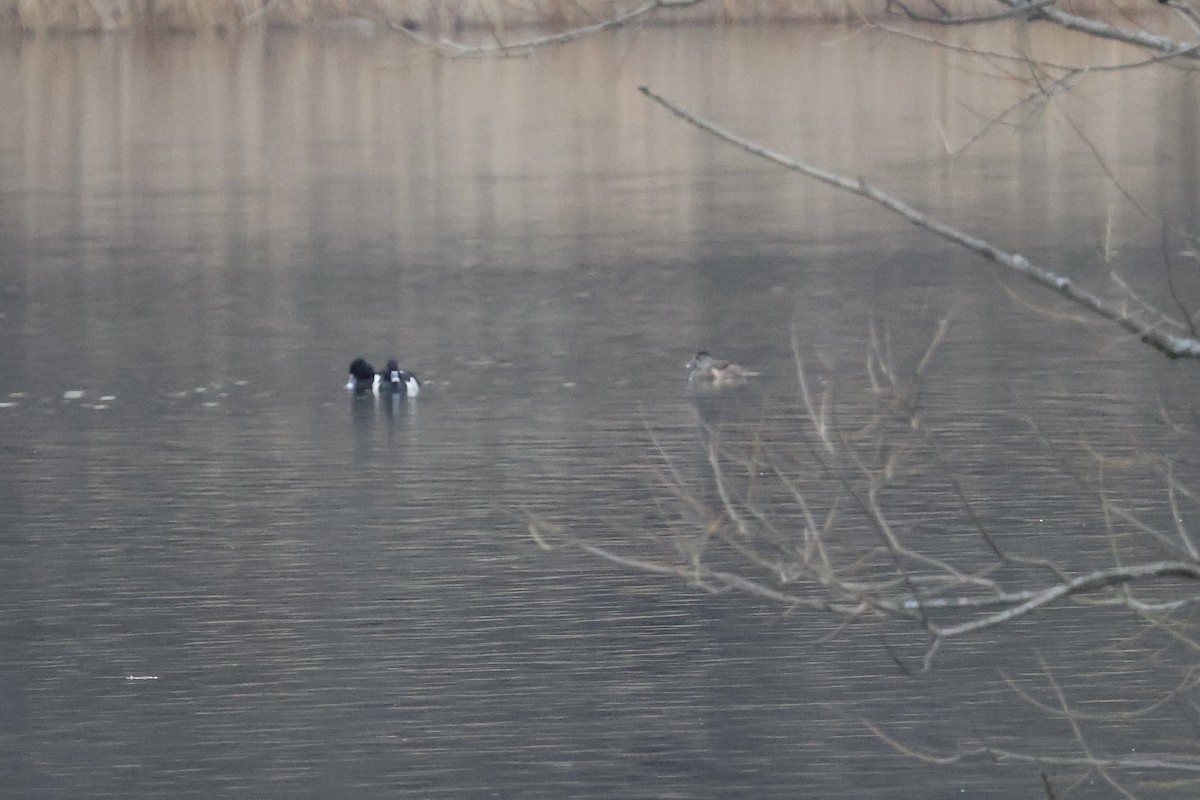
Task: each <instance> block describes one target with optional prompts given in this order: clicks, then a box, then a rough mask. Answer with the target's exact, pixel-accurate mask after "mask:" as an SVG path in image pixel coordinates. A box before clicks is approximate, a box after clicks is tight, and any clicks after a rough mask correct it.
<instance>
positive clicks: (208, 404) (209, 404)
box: [203, 400, 221, 408]
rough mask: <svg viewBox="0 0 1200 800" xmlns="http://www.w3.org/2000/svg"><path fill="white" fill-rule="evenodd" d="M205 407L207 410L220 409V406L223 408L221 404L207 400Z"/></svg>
mask: <svg viewBox="0 0 1200 800" xmlns="http://www.w3.org/2000/svg"><path fill="white" fill-rule="evenodd" d="M203 405H204V407H205V408H220V406H221V404H220V403H218V402H216V401H213V400H206V401H205V402H204V403H203Z"/></svg>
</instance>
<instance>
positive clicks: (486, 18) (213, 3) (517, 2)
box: [0, 0, 1146, 33]
mask: <svg viewBox="0 0 1200 800" xmlns="http://www.w3.org/2000/svg"><path fill="white" fill-rule="evenodd" d="M639 4H640V3H639V0H626V1H625V2H619V1H618V0H0V29H9V30H21V31H25V32H29V33H34V32H49V31H52V32H58V33H89V32H101V31H121V30H134V29H153V30H162V31H177V32H192V31H204V30H215V31H228V30H234V29H237V28H241V27H245V26H248V25H259V24H265V25H274V26H283V27H300V26H304V25H308V24H311V23H314V22H322V21H336V20H344V19H368V20H374V21H379V22H389V23H392V24H403V25H405V26H408V27H413V28H420V29H422V30H425V31H431V32H446V31H453V30H463V29H500V30H504V29H509V30H512V29H521V28H531V27H536V28H544V29H551V30H563V29H566V28H570V27H574V26H579V25H587V24H591V23H595V22H598V21H601V20H605V19H609V18H611V17H613V16H614V15H616V14H617V13H620V12H622V11H628V10H629V9H631V8H633V7H635V6H636V5H639ZM917 4H918V5H919V4H920V0H917ZM885 6H886V0H703V1H702V2H698V3H696V4H694V5H690V6H687V7H677V8H663V9H659V10H658V11H656V12H655V17H654V21H656V22H660V23H661V22H678V23H692V24H695V23H733V22H767V21H773V22H783V21H787V22H813V21H823V22H845V21H850V20H853V19H857V18H860V17H863V16H868V17H870V16H878V15H881V14H884V13H885ZM1121 6H1124V7H1126V8H1127V10H1129V11H1130V12H1136V11H1144V10H1145V9H1146V0H1140V2H1139V0H1117V2H1116V4H1115V6H1114V3H1113V2H1111V0H1110V1H1108V2H1106V1H1105V0H1063V1H1062V2H1060V3H1059V7H1060V8H1062V9H1064V10H1069V11H1072V12H1074V13H1090V12H1100V13H1109V14H1111V13H1113V11H1114V7H1121ZM952 7H953V8H954V10H955V11H956V12H958V13H986V12H994V11H995V10H996V9H997V8H998V6H997V4H996V3H995V2H994V1H993V0H959V1H958V2H954V3H952ZM928 10H929V11H930V13H932V8H930V9H928Z"/></svg>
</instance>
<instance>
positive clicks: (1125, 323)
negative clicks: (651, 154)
mask: <svg viewBox="0 0 1200 800" xmlns="http://www.w3.org/2000/svg"><path fill="white" fill-rule="evenodd" d="M639 89H640V91H641V92H642V94H644V95H646V96H647V97H649V98H650V99H651V100H654V101H655V102H656V103H658V104H659V105H661V106H662V107H663V108H665V109H667V110H668V111H670V112H671V113H672V114H674V115H675V116H677V117H679V118H680V119H683V120H685V121H687V122H689V123H691V124H692V125H694V126H696V127H697V128H699V129H701V130H703V131H705V132H707V133H710V134H712V135H713V136H716V137H717V138H719V139H722V140H724V141H726V142H729V143H730V144H732V145H734V146H736V147H739V148H741V149H742V150H745V151H746V152H748V153H751V154H753V155H756V156H758V157H760V158H763V159H766V160H767V161H771V162H773V163H775V164H779V165H780V166H782V167H785V168H787V169H790V170H792V171H794V172H799V173H801V174H803V175H807V176H808V177H810V178H815V179H816V180H819V181H821V182H822V183H826V184H829V185H830V186H834V187H836V188H838V189H842V190H844V191H847V192H851V193H852V194H857V195H860V196H862V197H866V198H868V199H870V200H873V201H875V202H876V203H878V204H879V205H881V206H883V207H885V208H887V209H889V210H891V211H893V212H895V213H896V214H899V215H900V216H902V217H904V218H905V219H907V220H908V221H909V222H911V223H913V224H914V225H916V226H918V227H921V228H924V229H925V230H928V231H930V232H932V233H935V234H937V235H938V236H941V237H942V238H943V239H946V240H948V241H951V242H954V243H955V244H958V245H960V246H962V247H965V248H967V249H969V250H973V251H974V252H976V253H978V254H979V255H981V256H983V257H984V258H987V259H989V260H990V261H993V262H995V263H997V264H999V265H1000V266H1003V267H1005V268H1006V269H1009V270H1011V271H1013V272H1015V273H1018V274H1020V275H1023V276H1024V277H1026V278H1029V279H1030V280H1032V281H1034V282H1036V283H1039V284H1041V285H1042V286H1044V287H1046V288H1048V289H1052V290H1054V291H1056V292H1058V293H1059V294H1061V295H1062V296H1063V297H1066V298H1067V299H1068V300H1071V301H1072V302H1074V303H1076V304H1078V305H1080V306H1082V307H1084V308H1086V309H1088V310H1089V311H1091V312H1093V313H1094V314H1097V315H1099V316H1101V317H1103V318H1105V319H1108V320H1110V321H1112V322H1115V323H1117V324H1118V325H1120V326H1121V327H1123V328H1125V329H1126V330H1128V331H1129V332H1131V333H1133V334H1134V335H1136V336H1137V337H1138V338H1139V339H1140V340H1141V341H1142V342H1145V343H1146V344H1148V345H1150V346H1151V347H1153V348H1154V349H1156V350H1158V351H1159V352H1161V353H1163V354H1164V355H1166V356H1168V357H1170V358H1200V340H1197V339H1195V338H1193V337H1191V336H1181V335H1175V334H1172V333H1169V332H1167V331H1165V330H1163V329H1162V327H1161V325H1160V320H1159V317H1155V318H1153V319H1151V320H1146V319H1144V318H1143V316H1142V315H1140V314H1137V313H1134V312H1132V311H1130V310H1129V309H1128V308H1126V307H1125V306H1124V305H1122V304H1119V303H1115V302H1112V301H1109V300H1106V299H1104V298H1102V297H1100V296H1099V295H1096V294H1095V293H1093V292H1091V291H1089V290H1087V289H1083V288H1081V287H1079V286H1076V284H1075V283H1074V281H1072V280H1071V279H1070V278H1068V277H1066V276H1065V275H1060V274H1058V273H1056V272H1054V271H1052V270H1049V269H1047V268H1045V267H1042V266H1039V265H1037V264H1034V263H1032V262H1031V261H1029V260H1028V259H1027V258H1025V256H1022V255H1020V254H1018V253H1010V252H1008V251H1005V250H1001V249H1000V248H998V247H996V246H995V245H993V244H991V243H990V242H987V241H985V240H983V239H980V238H978V237H975V236H971V235H970V234H967V233H965V232H963V231H960V230H958V229H957V228H954V227H951V226H950V225H947V224H946V223H944V222H941V221H940V220H937V219H934V218H932V217H929V216H927V215H925V214H922V213H921V212H920V211H917V210H916V209H915V208H913V207H912V206H910V205H908V204H907V203H905V202H904V201H902V200H899V199H898V198H895V197H893V196H891V195H889V194H886V193H884V192H882V191H880V190H879V189H876V188H875V187H873V186H871V185H870V184H868V183H867V182H866V181H865V180H863V179H861V178H860V179H858V180H851V179H850V178H846V177H844V176H841V175H838V174H836V173H833V172H829V171H827V170H824V169H821V168H819V167H815V166H812V165H809V164H806V163H803V162H800V161H796V160H794V159H791V158H788V157H787V156H784V155H781V154H779V153H776V152H775V151H773V150H770V149H768V148H766V147H764V146H762V145H760V144H757V143H756V142H752V141H750V140H749V139H746V138H743V137H741V136H738V135H737V134H734V133H731V132H730V131H727V130H725V129H724V128H722V127H720V126H718V125H717V124H715V123H713V122H710V121H709V120H707V119H704V118H703V117H699V116H697V115H695V114H693V113H691V112H690V111H687V110H686V109H683V108H681V107H680V106H678V105H676V104H674V103H672V102H671V101H670V100H667V99H666V98H665V97H662V96H660V95H658V94H656V93H654V92H653V91H651V90H650V89H649V88H648V87H646V86H642V87H639ZM1160 316H1162V317H1165V315H1160ZM1185 329H1186V327H1185Z"/></svg>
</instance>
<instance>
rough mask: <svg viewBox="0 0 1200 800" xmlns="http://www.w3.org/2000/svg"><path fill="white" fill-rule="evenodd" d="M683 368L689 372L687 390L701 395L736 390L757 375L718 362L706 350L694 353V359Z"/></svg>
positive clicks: (725, 362) (738, 366) (736, 365)
mask: <svg viewBox="0 0 1200 800" xmlns="http://www.w3.org/2000/svg"><path fill="white" fill-rule="evenodd" d="M685 366H686V367H687V368H688V369H690V370H691V372H690V373H689V374H688V388H689V389H690V390H692V391H693V392H698V393H701V394H711V393H714V392H723V391H727V390H729V389H736V388H738V387H739V386H744V385H745V383H746V379H747V378H750V377H753V376H754V375H757V374H758V373H757V372H750V371H749V370H746V369H743V368H742V367H741V366H740V365H738V364H731V363H729V362H728V361H719V360H717V359H715V358H713V357H712V354H711V353H709V352H708V351H707V350H701V351H700V352H699V353H696V357H695V358H693V359H692V360H691V361H689V362H688V363H687V364H686V365H685Z"/></svg>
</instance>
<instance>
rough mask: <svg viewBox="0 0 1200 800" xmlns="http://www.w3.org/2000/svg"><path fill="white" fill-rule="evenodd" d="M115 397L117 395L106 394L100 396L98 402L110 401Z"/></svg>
mask: <svg viewBox="0 0 1200 800" xmlns="http://www.w3.org/2000/svg"><path fill="white" fill-rule="evenodd" d="M116 399H117V396H116V395H115V394H106V395H104V396H103V397H101V398H100V402H101V403H111V402H112V401H113V400H116Z"/></svg>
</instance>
